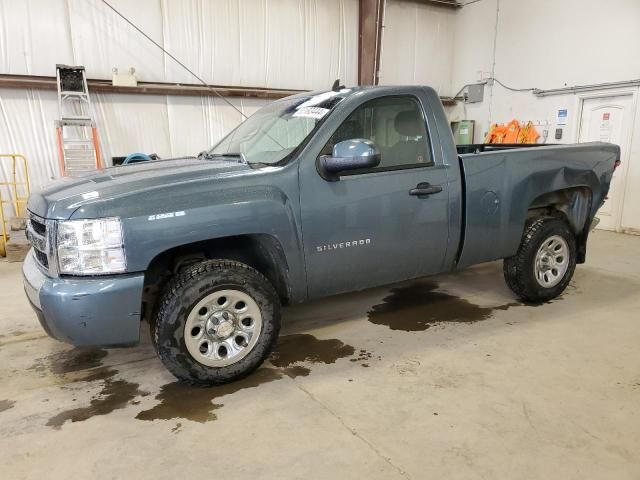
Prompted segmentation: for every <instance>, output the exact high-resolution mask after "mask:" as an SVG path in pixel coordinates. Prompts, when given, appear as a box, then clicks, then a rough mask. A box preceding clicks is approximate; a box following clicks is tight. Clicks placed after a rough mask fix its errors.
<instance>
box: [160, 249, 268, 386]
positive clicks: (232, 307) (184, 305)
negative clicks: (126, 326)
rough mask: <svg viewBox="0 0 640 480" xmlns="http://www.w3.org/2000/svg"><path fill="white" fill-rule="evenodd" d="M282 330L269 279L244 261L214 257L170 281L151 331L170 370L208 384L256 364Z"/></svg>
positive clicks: (238, 375)
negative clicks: (214, 258)
mask: <svg viewBox="0 0 640 480" xmlns="http://www.w3.org/2000/svg"><path fill="white" fill-rule="evenodd" d="M279 330H280V301H279V299H278V295H277V294H276V292H275V290H274V288H273V286H272V285H271V283H269V281H268V280H267V279H266V278H265V277H264V276H263V275H261V274H260V273H259V272H258V271H256V270H254V269H253V268H251V267H249V266H247V265H245V264H243V263H239V262H233V261H228V260H210V261H206V262H201V263H199V264H197V265H195V266H193V267H192V268H190V269H189V270H188V271H186V272H184V273H182V274H180V275H178V276H177V277H176V278H175V279H174V280H173V281H172V282H171V284H170V285H169V286H168V288H167V290H166V292H165V294H164V296H163V298H162V300H161V305H160V309H159V312H158V317H157V320H156V322H155V325H154V327H153V331H152V335H153V336H154V338H155V342H156V344H157V350H158V355H159V356H160V359H161V360H162V362H163V363H164V365H165V366H166V367H167V368H168V369H169V370H170V371H171V373H173V374H174V375H175V376H176V377H177V378H178V379H180V380H182V381H184V382H187V383H191V384H194V385H202V386H207V385H218V384H222V383H227V382H231V381H233V380H237V379H240V378H242V377H244V376H246V375H248V374H249V373H251V372H252V371H253V370H255V369H256V368H258V367H259V366H260V364H261V363H262V362H263V361H264V360H265V358H266V357H267V356H268V355H269V353H270V351H271V349H272V348H273V346H274V344H275V342H276V340H277V337H278V332H279Z"/></svg>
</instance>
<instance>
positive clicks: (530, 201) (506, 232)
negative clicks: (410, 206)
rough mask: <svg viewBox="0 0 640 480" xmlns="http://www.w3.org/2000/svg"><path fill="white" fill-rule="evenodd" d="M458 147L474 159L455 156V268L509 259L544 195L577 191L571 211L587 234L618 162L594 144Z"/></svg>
mask: <svg viewBox="0 0 640 480" xmlns="http://www.w3.org/2000/svg"><path fill="white" fill-rule="evenodd" d="M460 147H463V148H462V150H471V151H473V152H474V153H466V154H462V155H459V162H460V169H461V172H462V178H463V181H464V184H463V187H464V195H463V203H464V208H463V219H462V225H463V232H462V239H463V240H462V245H461V248H460V250H459V257H458V263H457V265H458V268H464V267H466V266H469V265H473V264H476V263H481V262H487V261H492V260H496V259H500V258H505V257H510V256H512V255H514V254H515V253H516V252H517V249H518V245H519V242H520V238H521V236H522V232H523V229H524V224H525V222H526V219H527V211H528V210H529V209H530V208H532V207H537V206H539V203H540V202H539V201H538V199H543V200H544V196H545V194H548V193H550V192H557V191H559V190H569V191H570V192H578V191H579V192H580V195H576V198H575V199H572V207H571V208H575V209H576V211H577V213H576V215H578V214H580V215H584V216H585V218H586V219H587V222H586V223H587V225H585V228H588V223H590V220H591V219H592V218H593V216H594V215H595V213H596V211H597V210H598V208H599V207H600V206H601V205H602V202H603V201H604V198H605V196H606V194H607V192H608V190H609V184H610V182H611V177H612V175H613V169H614V168H613V166H614V163H615V161H616V160H617V159H619V158H620V148H619V147H618V146H617V145H612V144H608V143H599V142H594V143H582V144H577V145H526V146H524V145H517V146H513V145H495V146H494V145H473V146H471V145H465V146H458V150H460ZM580 202H582V203H583V204H579V203H580ZM580 209H582V210H583V212H581V211H580ZM583 223H584V222H583ZM576 233H577V234H579V233H580V232H576Z"/></svg>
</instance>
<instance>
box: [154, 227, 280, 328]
mask: <svg viewBox="0 0 640 480" xmlns="http://www.w3.org/2000/svg"><path fill="white" fill-rule="evenodd" d="M214 258H219V259H226V260H235V261H238V262H242V263H244V264H246V265H249V266H250V267H253V268H255V269H256V270H257V271H259V272H260V273H262V274H263V275H264V276H265V277H266V278H267V279H268V280H269V281H270V282H271V284H272V285H273V287H274V288H275V289H276V292H278V296H279V297H280V301H281V302H282V303H283V304H286V303H288V301H289V287H288V285H289V282H288V266H287V262H286V258H285V256H284V251H283V250H282V246H281V245H280V242H279V241H278V240H277V239H275V238H274V237H273V236H271V235H264V234H256V235H237V236H232V237H224V238H216V239H212V240H205V241H202V242H195V243H189V244H186V245H180V246H178V247H174V248H171V249H169V250H166V251H164V252H162V253H160V254H158V255H156V257H154V259H153V260H152V261H151V263H150V264H149V266H148V267H147V270H146V273H145V277H144V290H143V298H142V310H143V318H144V319H145V320H147V321H149V322H151V321H153V318H154V317H155V310H154V307H155V305H156V304H157V300H158V297H159V296H160V295H161V294H162V291H163V290H164V287H165V286H166V284H167V282H168V281H169V279H170V278H171V277H172V276H173V275H175V274H176V273H178V272H180V271H181V270H183V269H184V268H187V267H189V266H190V265H193V264H195V263H198V262H202V261H204V260H210V259H214Z"/></svg>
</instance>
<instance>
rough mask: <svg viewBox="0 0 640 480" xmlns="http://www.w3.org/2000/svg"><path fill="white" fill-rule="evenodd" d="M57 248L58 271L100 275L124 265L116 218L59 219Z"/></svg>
mask: <svg viewBox="0 0 640 480" xmlns="http://www.w3.org/2000/svg"><path fill="white" fill-rule="evenodd" d="M57 248H58V265H59V266H60V273H66V274H72V275H100V274H107V273H121V272H124V271H125V270H126V268H127V264H126V259H125V255H124V246H123V242H122V224H121V223H120V219H119V218H101V219H98V220H67V221H61V222H59V223H58V238H57Z"/></svg>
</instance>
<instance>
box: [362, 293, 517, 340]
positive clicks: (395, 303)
mask: <svg viewBox="0 0 640 480" xmlns="http://www.w3.org/2000/svg"><path fill="white" fill-rule="evenodd" d="M437 288H438V285H437V284H436V283H433V282H430V281H418V282H413V283H411V284H409V285H404V286H400V287H397V288H393V289H391V291H390V294H389V295H388V296H386V297H385V298H384V299H383V303H380V304H378V305H375V306H373V307H372V309H371V310H370V311H369V312H368V316H369V321H370V322H371V323H374V324H376V325H385V326H387V327H389V328H390V329H391V330H403V331H406V332H417V331H423V330H427V329H428V328H430V327H432V326H434V325H439V324H442V323H452V322H453V323H474V322H478V321H480V320H486V319H488V318H490V317H491V316H492V313H493V312H494V311H496V310H507V309H508V308H510V307H513V306H518V305H521V304H520V303H517V302H513V303H508V304H505V305H500V306H497V307H481V306H479V305H476V304H474V303H471V302H469V301H468V300H465V299H463V298H458V297H456V296H454V295H450V294H448V293H444V292H439V291H437Z"/></svg>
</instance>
